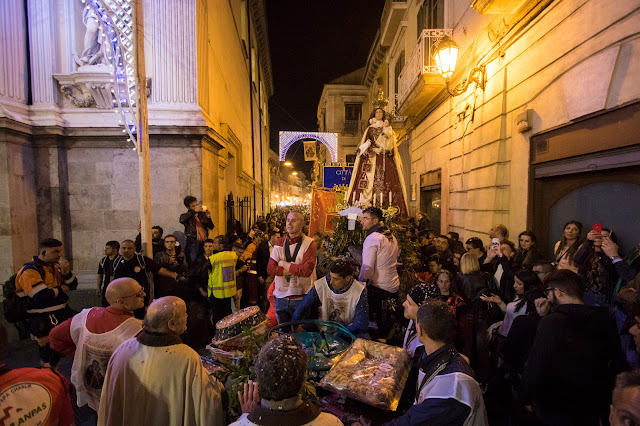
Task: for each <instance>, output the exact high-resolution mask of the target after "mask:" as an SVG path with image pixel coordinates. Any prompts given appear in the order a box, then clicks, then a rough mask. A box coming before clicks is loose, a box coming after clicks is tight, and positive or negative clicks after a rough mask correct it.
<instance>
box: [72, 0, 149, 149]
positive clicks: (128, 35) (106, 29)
mask: <svg viewBox="0 0 640 426" xmlns="http://www.w3.org/2000/svg"><path fill="white" fill-rule="evenodd" d="M81 1H82V3H83V4H86V5H85V9H89V8H90V9H92V10H93V12H94V13H95V15H96V18H97V20H98V21H99V23H100V25H101V27H102V37H103V42H107V44H108V46H109V49H110V52H111V56H110V57H109V58H108V59H109V60H110V61H111V62H112V64H113V79H112V80H111V82H112V83H113V86H112V88H111V95H112V98H113V107H114V108H115V113H116V114H119V115H120V117H121V120H120V122H119V124H121V125H123V126H124V129H122V132H123V133H127V134H128V136H129V138H128V139H127V142H132V143H133V146H134V147H133V150H134V151H138V153H140V141H139V139H138V137H137V136H138V134H137V126H138V117H139V111H138V106H137V105H138V102H137V96H146V93H141V91H140V88H139V87H138V82H137V80H136V62H135V54H134V46H135V41H134V31H133V22H134V21H133V6H132V5H131V0H81ZM143 92H146V91H143Z"/></svg>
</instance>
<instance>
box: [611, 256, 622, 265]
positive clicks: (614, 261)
mask: <svg viewBox="0 0 640 426" xmlns="http://www.w3.org/2000/svg"><path fill="white" fill-rule="evenodd" d="M621 260H622V258H621V257H620V256H618V255H616V256H611V261H612V262H613V263H617V262H620V261H621Z"/></svg>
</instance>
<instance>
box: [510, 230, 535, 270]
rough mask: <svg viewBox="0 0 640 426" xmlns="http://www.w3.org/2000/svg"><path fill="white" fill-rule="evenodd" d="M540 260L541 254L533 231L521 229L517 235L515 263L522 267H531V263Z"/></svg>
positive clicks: (529, 268)
mask: <svg viewBox="0 0 640 426" xmlns="http://www.w3.org/2000/svg"><path fill="white" fill-rule="evenodd" d="M540 260H542V256H541V255H540V253H539V252H538V240H537V238H536V234H534V233H533V231H522V232H521V233H520V235H518V250H517V251H516V255H515V259H514V261H515V263H517V264H518V266H520V267H521V268H522V269H528V270H529V271H530V270H531V269H532V268H533V265H534V264H535V263H536V262H538V261H540Z"/></svg>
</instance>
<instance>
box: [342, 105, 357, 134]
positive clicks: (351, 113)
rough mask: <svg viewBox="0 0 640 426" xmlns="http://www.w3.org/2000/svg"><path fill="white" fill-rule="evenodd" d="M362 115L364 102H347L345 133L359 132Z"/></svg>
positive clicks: (345, 107)
mask: <svg viewBox="0 0 640 426" xmlns="http://www.w3.org/2000/svg"><path fill="white" fill-rule="evenodd" d="M361 116H362V104H345V105H344V132H343V133H347V134H357V133H359V132H360V117H361Z"/></svg>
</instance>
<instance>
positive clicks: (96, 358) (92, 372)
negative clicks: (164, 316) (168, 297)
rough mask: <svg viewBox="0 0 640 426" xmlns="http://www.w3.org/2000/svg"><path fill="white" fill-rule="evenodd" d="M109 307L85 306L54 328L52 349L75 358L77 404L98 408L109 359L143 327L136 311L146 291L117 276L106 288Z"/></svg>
mask: <svg viewBox="0 0 640 426" xmlns="http://www.w3.org/2000/svg"><path fill="white" fill-rule="evenodd" d="M105 296H106V298H107V301H108V302H109V306H108V307H106V308H90V309H84V310H83V311H82V312H80V313H79V314H77V315H75V316H74V317H73V318H71V319H68V320H66V321H65V322H63V323H60V324H58V325H57V326H56V327H55V328H54V329H53V330H51V333H50V338H51V348H52V349H53V350H55V351H56V352H59V353H61V354H62V355H65V356H71V357H73V366H72V367H71V383H73V385H74V386H75V387H76V394H77V397H78V407H82V406H83V405H86V404H88V405H89V407H91V408H92V409H93V410H95V411H97V410H98V407H99V405H100V392H101V391H102V384H103V383H104V376H105V373H106V371H107V364H108V362H109V358H110V357H111V354H112V353H113V351H115V349H116V348H117V347H118V346H119V345H120V343H122V342H124V341H125V340H127V339H129V338H131V337H133V336H135V335H136V334H138V332H139V331H140V330H142V321H141V320H139V319H136V318H134V316H133V311H134V310H136V309H139V308H141V307H142V306H143V305H144V296H145V292H144V290H143V289H142V286H140V284H138V282H137V281H136V280H134V279H132V278H118V279H116V280H114V281H112V282H111V283H110V284H109V286H108V287H107V290H106V294H105Z"/></svg>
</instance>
